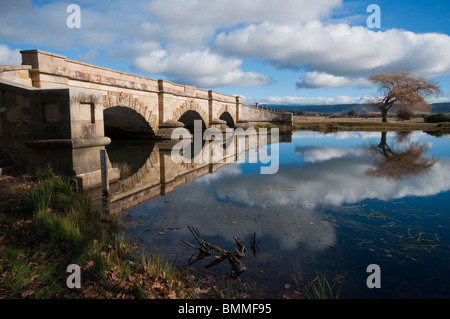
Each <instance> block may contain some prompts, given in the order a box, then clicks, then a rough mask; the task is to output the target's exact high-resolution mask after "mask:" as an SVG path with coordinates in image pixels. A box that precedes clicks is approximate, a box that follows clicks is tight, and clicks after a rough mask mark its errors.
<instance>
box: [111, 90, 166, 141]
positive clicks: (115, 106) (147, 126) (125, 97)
mask: <svg viewBox="0 0 450 319" xmlns="http://www.w3.org/2000/svg"><path fill="white" fill-rule="evenodd" d="M157 105H158V104H157V102H156V103H155V105H154V106H151V105H145V104H144V103H142V102H141V101H140V100H139V97H136V96H135V95H132V94H129V93H124V92H113V91H108V92H107V93H106V94H105V95H104V96H103V118H104V122H105V135H106V136H108V133H109V134H113V135H117V134H123V135H125V136H127V137H130V136H134V137H137V136H142V137H152V136H154V135H155V132H157V131H158V116H157V114H158V108H157Z"/></svg>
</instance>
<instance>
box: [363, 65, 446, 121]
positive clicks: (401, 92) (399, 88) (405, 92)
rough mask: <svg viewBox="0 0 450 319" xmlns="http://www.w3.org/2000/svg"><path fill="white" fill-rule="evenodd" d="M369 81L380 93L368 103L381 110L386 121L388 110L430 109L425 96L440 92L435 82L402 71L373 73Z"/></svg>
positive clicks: (414, 110)
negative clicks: (380, 95) (378, 96)
mask: <svg viewBox="0 0 450 319" xmlns="http://www.w3.org/2000/svg"><path fill="white" fill-rule="evenodd" d="M370 81H371V82H372V83H374V84H376V85H377V86H378V87H379V89H380V93H381V94H382V97H381V98H373V99H372V100H371V101H370V104H371V106H372V107H373V108H374V109H376V110H379V111H381V115H382V117H383V122H387V121H388V120H387V117H388V112H389V111H393V110H397V111H399V110H410V111H413V112H416V111H430V109H431V106H430V105H429V104H428V103H427V101H426V100H425V98H426V97H428V96H431V95H438V94H440V93H441V90H440V89H439V87H438V86H437V84H436V83H435V82H433V81H427V80H425V79H424V78H422V77H420V76H415V75H413V74H411V73H409V72H404V71H393V72H389V73H378V74H374V75H372V76H370Z"/></svg>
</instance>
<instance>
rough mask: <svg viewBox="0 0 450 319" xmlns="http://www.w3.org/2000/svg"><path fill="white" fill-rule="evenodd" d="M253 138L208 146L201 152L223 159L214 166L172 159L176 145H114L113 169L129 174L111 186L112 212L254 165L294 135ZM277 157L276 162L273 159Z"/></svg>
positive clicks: (95, 193)
mask: <svg viewBox="0 0 450 319" xmlns="http://www.w3.org/2000/svg"><path fill="white" fill-rule="evenodd" d="M254 137H255V138H253V137H252V136H247V135H246V136H245V141H244V139H241V138H240V137H236V136H233V137H232V141H229V144H227V145H228V147H225V142H224V145H223V147H221V148H220V147H217V146H216V147H215V148H210V147H211V144H210V143H208V142H205V143H204V144H203V146H202V149H201V153H202V154H207V153H208V152H211V149H214V152H217V151H219V153H220V154H221V155H223V156H219V157H216V158H215V162H212V163H210V162H208V161H201V162H199V163H196V162H197V161H194V160H192V159H191V158H189V156H185V157H184V158H182V159H183V160H182V161H181V160H180V157H179V156H172V148H173V146H174V145H175V144H176V143H177V142H175V141H159V142H155V141H149V140H141V141H136V140H135V141H133V143H130V141H120V140H117V141H114V142H113V143H112V144H111V145H110V146H109V147H107V151H108V156H109V159H110V161H111V163H112V165H113V166H119V167H120V166H125V167H126V168H127V170H128V172H127V173H126V176H124V175H125V174H124V172H123V171H122V173H121V175H122V176H123V177H121V178H120V179H119V180H115V181H113V182H111V184H110V190H109V194H110V196H109V211H110V212H111V213H119V212H123V211H125V210H127V209H130V208H132V207H135V206H137V205H139V204H141V203H143V202H145V201H148V200H150V199H153V198H155V197H158V196H160V195H166V194H169V193H170V192H172V191H173V190H174V189H175V188H177V187H179V186H182V185H185V184H188V183H190V182H192V181H194V180H196V179H198V178H200V177H202V176H204V175H207V174H210V173H214V172H216V171H217V170H219V169H220V168H222V167H224V166H226V165H228V164H230V163H237V162H246V163H248V162H255V159H256V158H257V156H255V155H258V154H259V150H260V148H262V147H265V146H268V145H270V144H275V143H278V142H291V141H292V134H281V135H279V138H278V139H277V140H276V141H272V140H271V139H272V138H273V137H272V135H271V134H270V133H267V134H266V135H265V136H264V138H260V137H261V135H257V134H255V136H254ZM272 150H273V149H272ZM272 150H270V151H268V152H267V154H268V155H270V156H269V157H272V158H271V161H273V160H276V161H278V154H272ZM249 153H253V154H249ZM194 155H198V154H194ZM200 155H201V154H200ZM215 155H217V153H215ZM180 156H181V155H180ZM274 156H277V158H276V159H275V158H273V157H274ZM249 157H251V158H249ZM261 165H266V164H261ZM267 165H271V163H268V164H267ZM88 193H89V194H90V195H91V196H92V197H93V198H94V201H95V198H97V203H98V200H99V198H101V189H99V188H96V189H92V190H89V191H88ZM98 204H99V203H98Z"/></svg>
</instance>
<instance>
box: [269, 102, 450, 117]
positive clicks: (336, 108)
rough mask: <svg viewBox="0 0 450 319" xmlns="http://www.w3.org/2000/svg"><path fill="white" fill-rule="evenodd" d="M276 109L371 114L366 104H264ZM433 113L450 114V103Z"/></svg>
mask: <svg viewBox="0 0 450 319" xmlns="http://www.w3.org/2000/svg"><path fill="white" fill-rule="evenodd" d="M266 106H268V107H269V108H275V109H277V110H280V111H287V112H293V113H294V115H298V114H300V113H301V112H306V113H312V114H347V113H348V112H350V111H355V112H357V113H370V112H372V110H370V109H369V108H368V107H367V106H366V105H365V104H336V105H276V104H264V107H266ZM431 113H450V102H446V103H435V104H432V108H431Z"/></svg>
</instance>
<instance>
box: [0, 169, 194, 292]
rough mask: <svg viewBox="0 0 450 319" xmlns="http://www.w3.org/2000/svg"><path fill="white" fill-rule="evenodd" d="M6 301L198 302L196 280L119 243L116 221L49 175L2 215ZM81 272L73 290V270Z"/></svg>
mask: <svg viewBox="0 0 450 319" xmlns="http://www.w3.org/2000/svg"><path fill="white" fill-rule="evenodd" d="M0 225H1V226H0V239H1V245H0V274H1V275H0V297H1V298H7V299H16V298H19V299H20V298H37V299H50V298H89V299H91V298H92V299H94V298H122V299H123V298H127V299H128V298H199V297H200V295H199V293H198V291H200V290H201V289H199V287H198V282H196V279H195V277H194V276H192V275H189V274H188V273H184V272H183V271H182V270H180V269H177V268H175V267H172V266H171V265H170V264H169V263H168V262H166V261H164V260H163V259H162V258H160V257H159V256H157V255H152V256H143V255H141V254H139V253H137V250H136V247H133V246H132V245H130V244H129V243H127V242H126V240H125V239H124V238H123V236H122V235H121V229H120V224H119V221H118V217H117V216H116V215H106V214H104V213H102V212H99V211H97V210H94V209H93V208H92V205H91V203H90V199H89V198H88V197H87V196H86V195H85V194H83V193H80V192H75V191H74V189H73V185H72V184H71V183H70V182H69V181H66V180H64V179H61V178H59V177H57V176H55V175H54V174H53V172H52V171H51V170H46V171H44V172H42V173H41V174H40V175H39V178H38V180H37V181H35V182H26V183H24V184H23V187H22V190H21V194H20V196H19V197H18V198H17V199H10V200H8V201H5V202H3V203H2V205H1V208H0ZM70 264H77V265H79V266H80V269H81V285H82V286H81V288H79V289H77V288H73V289H69V288H68V287H67V283H66V280H67V278H68V276H69V275H70V273H67V272H66V271H67V266H69V265H70Z"/></svg>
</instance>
